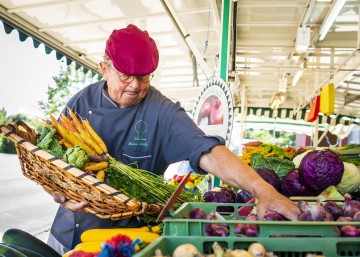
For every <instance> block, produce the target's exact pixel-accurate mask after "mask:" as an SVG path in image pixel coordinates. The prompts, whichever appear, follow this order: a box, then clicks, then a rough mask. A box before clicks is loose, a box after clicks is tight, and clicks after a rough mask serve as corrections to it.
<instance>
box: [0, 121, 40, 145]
mask: <svg viewBox="0 0 360 257" xmlns="http://www.w3.org/2000/svg"><path fill="white" fill-rule="evenodd" d="M7 127H8V128H9V129H10V130H12V131H13V132H15V134H16V135H18V136H19V137H21V138H23V139H25V140H26V141H28V142H30V143H32V144H33V145H36V141H37V135H36V131H35V130H34V129H32V128H31V127H29V125H27V124H26V123H25V122H24V121H22V120H18V121H16V122H13V123H11V124H8V125H7Z"/></svg>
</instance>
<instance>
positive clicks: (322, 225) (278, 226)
mask: <svg viewBox="0 0 360 257" xmlns="http://www.w3.org/2000/svg"><path fill="white" fill-rule="evenodd" d="M228 205H230V206H231V205H232V206H234V208H235V209H236V210H237V208H238V207H239V206H242V205H241V204H240V205H239V204H226V205H224V206H228ZM217 206H219V205H218V204H213V203H185V204H183V205H182V206H181V207H180V208H179V209H178V210H177V211H176V212H175V213H173V215H172V218H170V217H168V218H166V219H164V220H163V223H164V228H163V234H162V235H163V236H172V237H180V236H189V237H195V236H196V237H199V236H200V237H207V235H206V233H205V231H206V230H205V229H206V226H207V225H208V224H211V223H212V224H228V225H229V230H230V234H229V236H228V237H227V238H231V237H234V238H239V236H237V235H236V234H235V228H234V227H235V225H236V224H239V223H241V224H256V225H258V227H259V237H313V238H318V237H337V234H336V230H337V228H338V226H342V225H355V226H360V222H335V221H334V222H324V221H321V222H312V221H299V222H294V221H248V220H244V217H237V218H238V219H237V220H234V217H236V215H235V216H229V215H228V214H229V213H227V214H226V215H223V217H224V218H225V220H224V221H221V220H195V219H187V218H186V217H188V216H189V213H190V211H191V210H192V209H193V208H196V207H201V208H202V209H203V210H204V211H205V212H206V213H209V212H210V211H214V210H216V207H217ZM221 206H223V205H221ZM184 217H185V218H184ZM257 238H258V237H257ZM357 239H358V241H360V238H357Z"/></svg>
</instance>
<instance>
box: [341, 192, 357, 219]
mask: <svg viewBox="0 0 360 257" xmlns="http://www.w3.org/2000/svg"><path fill="white" fill-rule="evenodd" d="M344 198H345V207H344V216H350V217H351V215H354V214H355V213H354V210H358V211H360V201H356V200H351V196H350V195H349V194H345V195H344Z"/></svg>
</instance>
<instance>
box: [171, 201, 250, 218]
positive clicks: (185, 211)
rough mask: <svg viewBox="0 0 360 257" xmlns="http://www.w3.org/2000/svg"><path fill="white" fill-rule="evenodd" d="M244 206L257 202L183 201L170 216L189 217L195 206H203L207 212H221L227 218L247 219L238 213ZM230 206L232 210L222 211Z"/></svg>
mask: <svg viewBox="0 0 360 257" xmlns="http://www.w3.org/2000/svg"><path fill="white" fill-rule="evenodd" d="M242 206H250V207H255V206H256V205H255V204H248V203H201V202H188V203H183V204H182V205H181V206H180V207H179V208H178V209H177V210H176V211H175V212H173V213H171V214H170V215H169V217H170V218H174V219H176V218H177V219H183V218H185V217H188V216H189V214H190V211H191V210H192V209H194V208H197V207H199V208H202V209H203V210H204V211H205V212H206V213H210V212H212V211H213V212H215V211H216V212H218V213H220V214H221V215H222V216H223V217H224V218H225V219H234V218H237V219H245V218H246V216H240V215H238V212H237V210H238V208H240V207H242ZM224 207H226V208H228V209H231V211H230V212H221V211H220V210H221V208H224Z"/></svg>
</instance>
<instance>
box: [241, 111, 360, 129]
mask: <svg viewBox="0 0 360 257" xmlns="http://www.w3.org/2000/svg"><path fill="white" fill-rule="evenodd" d="M239 114H241V107H234V115H235V116H238V115H239ZM308 114H309V110H306V109H301V110H299V111H298V112H295V111H294V110H293V109H285V108H283V109H277V110H272V109H271V108H258V107H248V108H246V116H248V115H255V116H258V117H268V118H279V119H293V120H303V121H305V122H306V120H307V116H308ZM318 123H319V124H328V125H332V126H335V125H338V124H342V125H346V126H347V125H351V124H359V123H360V118H359V117H353V116H344V115H338V116H336V115H335V114H334V115H329V116H327V115H323V114H321V113H320V114H319V118H318ZM309 124H310V122H309Z"/></svg>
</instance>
